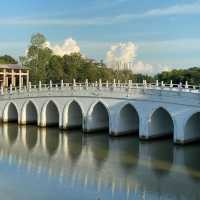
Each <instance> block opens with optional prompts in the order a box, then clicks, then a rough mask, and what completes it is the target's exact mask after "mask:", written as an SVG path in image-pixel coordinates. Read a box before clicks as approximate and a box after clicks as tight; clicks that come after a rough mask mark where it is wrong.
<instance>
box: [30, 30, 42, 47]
mask: <svg viewBox="0 0 200 200" xmlns="http://www.w3.org/2000/svg"><path fill="white" fill-rule="evenodd" d="M45 42H46V38H45V36H44V35H43V34H41V33H36V34H34V35H33V36H32V37H31V46H33V47H38V48H42V47H43V45H44V43H45Z"/></svg>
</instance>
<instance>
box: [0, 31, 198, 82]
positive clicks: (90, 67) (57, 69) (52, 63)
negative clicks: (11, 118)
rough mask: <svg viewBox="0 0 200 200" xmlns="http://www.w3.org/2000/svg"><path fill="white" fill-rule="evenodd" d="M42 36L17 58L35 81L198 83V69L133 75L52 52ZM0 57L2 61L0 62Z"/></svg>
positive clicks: (95, 62)
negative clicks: (25, 53)
mask: <svg viewBox="0 0 200 200" xmlns="http://www.w3.org/2000/svg"><path fill="white" fill-rule="evenodd" d="M45 42H46V38H45V36H44V35H42V34H41V33H37V34H35V35H33V36H32V38H31V41H30V47H29V49H28V52H27V55H26V56H24V57H20V62H21V63H22V65H23V66H25V67H28V68H29V69H30V80H31V81H32V82H33V83H37V82H38V81H39V80H41V81H43V82H49V80H52V81H53V82H58V81H60V80H61V79H62V80H64V81H65V82H72V80H73V79H76V80H77V81H78V82H84V81H85V79H88V80H89V81H90V82H94V81H97V80H98V79H102V81H104V82H105V81H106V80H108V81H110V82H111V81H113V79H116V80H120V81H121V82H125V81H128V80H132V81H133V82H138V83H141V82H142V81H143V80H147V81H148V82H155V80H157V79H158V80H159V81H164V82H166V83H169V82H170V80H172V81H173V82H174V83H177V84H178V83H179V82H185V81H186V80H187V81H189V83H190V84H199V79H200V68H198V67H193V68H190V69H187V70H183V69H181V70H172V71H169V72H166V71H164V72H162V73H159V74H157V75H155V76H154V77H152V76H148V75H142V74H133V73H132V71H130V70H121V71H115V70H113V69H109V68H107V67H106V65H105V64H104V63H103V61H100V62H97V61H95V60H92V59H88V58H84V57H83V56H82V55H81V54H80V53H73V54H71V55H64V56H63V57H60V56H56V55H53V53H52V51H51V50H50V49H49V48H45V45H44V44H45ZM2 60H3V61H2ZM1 62H11V63H16V61H15V60H14V59H12V58H11V57H10V56H7V55H5V56H3V58H2V57H0V63H1Z"/></svg>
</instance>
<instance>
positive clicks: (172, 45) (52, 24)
mask: <svg viewBox="0 0 200 200" xmlns="http://www.w3.org/2000/svg"><path fill="white" fill-rule="evenodd" d="M0 8H1V12H0V55H4V54H9V55H12V56H14V57H15V58H18V56H21V55H24V54H25V51H26V49H27V48H28V46H29V45H30V38H31V36H32V35H33V34H34V33H37V32H40V33H43V34H44V35H45V36H46V38H47V40H48V43H47V45H48V47H50V48H52V50H53V51H54V53H55V54H58V55H62V54H64V53H71V52H78V51H80V52H81V53H82V54H83V55H85V56H87V57H90V58H94V59H97V60H101V59H102V60H104V61H105V62H106V63H108V65H109V66H111V67H112V64H113V63H116V62H122V63H133V65H131V67H133V71H136V72H142V73H147V74H148V73H157V72H159V71H162V70H169V69H172V68H189V67H193V66H199V65H200V25H199V21H200V0H167V1H164V0H140V1H138V0H73V1H71V0H12V1H1V4H0Z"/></svg>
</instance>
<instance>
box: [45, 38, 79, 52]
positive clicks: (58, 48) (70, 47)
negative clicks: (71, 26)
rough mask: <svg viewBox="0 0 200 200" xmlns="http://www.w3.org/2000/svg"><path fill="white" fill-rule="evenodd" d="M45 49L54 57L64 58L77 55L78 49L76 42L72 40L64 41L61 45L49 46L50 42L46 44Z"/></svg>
mask: <svg viewBox="0 0 200 200" xmlns="http://www.w3.org/2000/svg"><path fill="white" fill-rule="evenodd" d="M45 46H46V47H48V48H50V49H51V50H52V51H53V53H54V54H55V55H59V56H64V55H70V54H72V53H79V52H80V47H79V46H78V44H77V42H76V41H75V40H73V39H72V38H67V39H65V41H64V43H63V44H55V45H53V44H51V43H50V42H46V44H45Z"/></svg>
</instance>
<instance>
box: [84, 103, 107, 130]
mask: <svg viewBox="0 0 200 200" xmlns="http://www.w3.org/2000/svg"><path fill="white" fill-rule="evenodd" d="M107 129H108V130H109V133H110V132H111V130H110V129H111V115H110V110H109V108H108V106H107V104H106V103H104V102H103V101H102V100H99V101H96V102H95V103H93V104H92V105H91V106H90V108H89V110H88V113H87V120H86V127H85V131H86V132H93V131H101V130H107Z"/></svg>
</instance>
